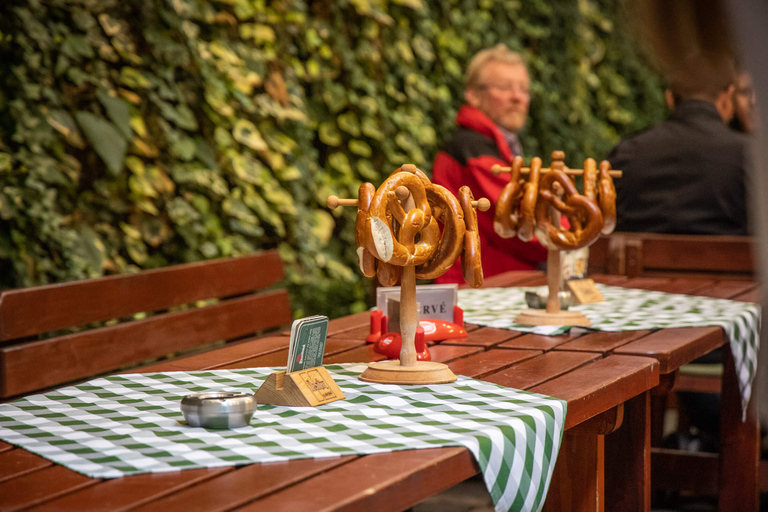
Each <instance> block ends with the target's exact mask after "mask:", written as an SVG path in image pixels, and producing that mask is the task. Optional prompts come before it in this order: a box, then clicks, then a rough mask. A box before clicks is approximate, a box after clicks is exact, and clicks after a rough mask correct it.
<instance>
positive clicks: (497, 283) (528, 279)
mask: <svg viewBox="0 0 768 512" xmlns="http://www.w3.org/2000/svg"><path fill="white" fill-rule="evenodd" d="M542 280H543V281H542ZM530 283H537V284H536V285H532V284H530ZM538 284H546V274H545V273H544V272H539V271H531V270H513V271H510V272H504V273H502V274H497V275H495V276H491V277H486V278H485V279H484V280H483V288H497V287H504V288H508V287H512V286H537V285H538ZM462 288H466V286H462Z"/></svg>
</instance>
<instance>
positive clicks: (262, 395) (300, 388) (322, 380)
mask: <svg viewBox="0 0 768 512" xmlns="http://www.w3.org/2000/svg"><path fill="white" fill-rule="evenodd" d="M255 396H256V401H257V402H258V403H260V404H269V405H288V406H292V407H315V406H317V405H322V404H327V403H329V402H335V401H336V400H342V399H344V398H346V396H344V393H343V392H342V391H341V389H339V386H337V385H336V382H335V381H334V380H333V378H332V377H331V374H329V373H328V370H326V369H325V367H324V366H315V367H314V368H307V369H306V370H299V371H296V372H291V373H285V370H283V371H281V372H275V373H272V374H270V376H269V377H267V380H265V381H264V384H262V385H261V387H259V389H258V390H257V391H256V393H255Z"/></svg>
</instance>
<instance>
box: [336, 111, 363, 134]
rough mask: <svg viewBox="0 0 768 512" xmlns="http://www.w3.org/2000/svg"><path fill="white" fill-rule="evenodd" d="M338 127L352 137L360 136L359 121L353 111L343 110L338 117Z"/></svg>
mask: <svg viewBox="0 0 768 512" xmlns="http://www.w3.org/2000/svg"><path fill="white" fill-rule="evenodd" d="M338 123H339V128H341V129H342V130H344V131H345V132H347V133H348V134H350V135H352V136H353V137H359V136H360V121H358V119H357V116H356V115H355V113H354V112H345V113H343V114H341V115H340V116H339V118H338Z"/></svg>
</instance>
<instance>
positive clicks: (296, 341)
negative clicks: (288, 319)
mask: <svg viewBox="0 0 768 512" xmlns="http://www.w3.org/2000/svg"><path fill="white" fill-rule="evenodd" d="M327 336H328V317H327V316H310V317H307V318H299V319H298V320H294V322H293V324H292V325H291V341H290V344H289V346H288V364H287V368H286V373H290V372H296V371H299V370H306V369H307V368H314V367H315V366H322V364H323V354H324V353H325V341H326V337H327Z"/></svg>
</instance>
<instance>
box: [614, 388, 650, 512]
mask: <svg viewBox="0 0 768 512" xmlns="http://www.w3.org/2000/svg"><path fill="white" fill-rule="evenodd" d="M650 413H651V407H650V392H647V391H646V392H645V393H643V394H641V395H638V396H636V397H635V398H633V399H631V400H629V401H628V402H626V403H625V404H624V421H623V423H622V425H621V428H619V429H618V430H617V431H616V432H614V433H612V434H609V435H608V436H606V438H605V468H606V471H605V509H606V510H621V511H626V512H631V511H637V512H641V511H642V512H648V511H649V510H650V509H651V414H650Z"/></svg>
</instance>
